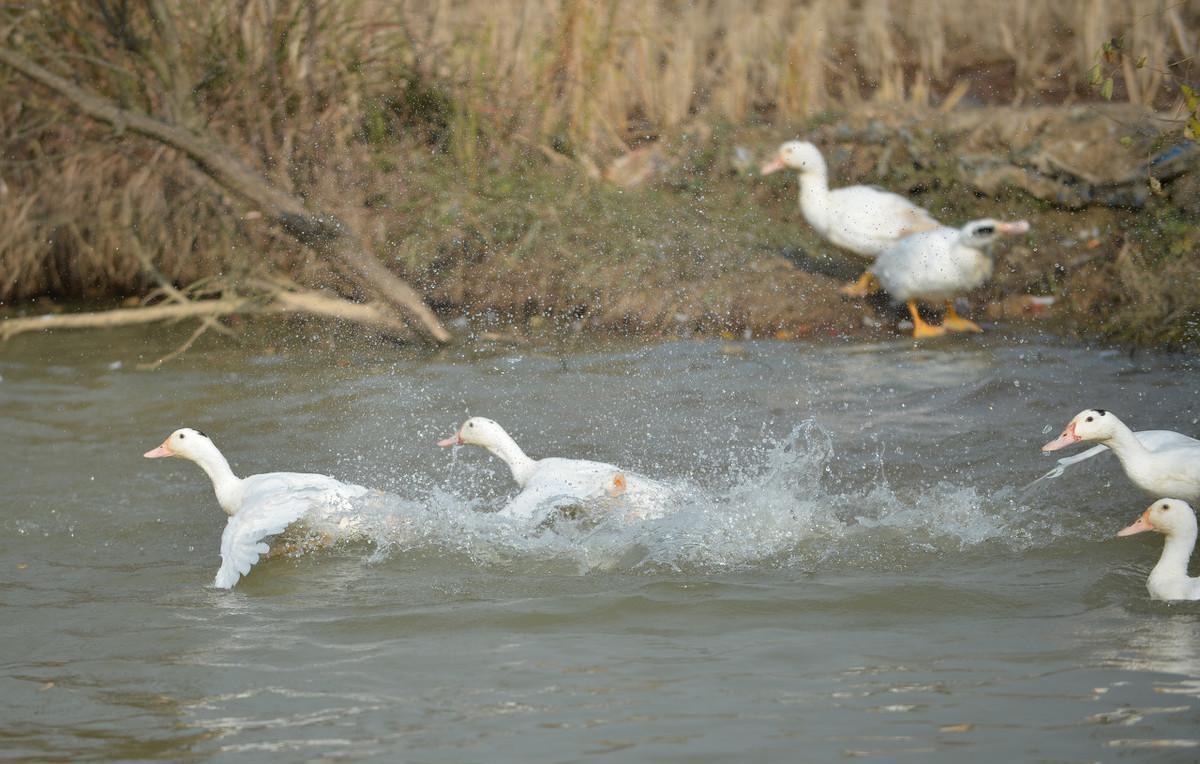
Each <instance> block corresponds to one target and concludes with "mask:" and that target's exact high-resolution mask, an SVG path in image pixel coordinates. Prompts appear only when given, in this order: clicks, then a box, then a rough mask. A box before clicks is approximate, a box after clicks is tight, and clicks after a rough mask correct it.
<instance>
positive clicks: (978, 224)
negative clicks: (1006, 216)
mask: <svg viewBox="0 0 1200 764" xmlns="http://www.w3.org/2000/svg"><path fill="white" fill-rule="evenodd" d="M961 231H962V240H963V242H964V243H965V244H967V245H968V246H971V247H975V248H979V249H982V248H983V247H986V246H987V245H989V244H991V243H992V242H993V241H995V240H996V239H997V238H998V237H1000V236H1018V235H1020V234H1023V233H1026V232H1028V231H1029V222H1028V221H1025V220H1013V221H1011V222H1006V221H1003V220H992V219H991V218H984V219H983V220H972V221H971V222H970V223H967V224H966V225H965V226H963V227H962V229H961Z"/></svg>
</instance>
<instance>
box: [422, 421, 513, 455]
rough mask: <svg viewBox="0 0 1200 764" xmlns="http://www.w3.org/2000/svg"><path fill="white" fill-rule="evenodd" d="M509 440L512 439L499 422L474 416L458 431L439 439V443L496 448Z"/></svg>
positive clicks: (448, 445)
mask: <svg viewBox="0 0 1200 764" xmlns="http://www.w3.org/2000/svg"><path fill="white" fill-rule="evenodd" d="M507 440H510V438H509V435H508V433H507V432H505V431H504V428H503V427H501V426H500V425H499V424H497V423H496V422H494V421H492V420H491V419H486V418H484V417H481V416H473V417H471V418H470V419H468V420H467V421H465V422H463V423H462V427H459V428H458V432H456V433H454V434H453V435H451V436H450V437H448V438H446V439H444V440H439V441H438V445H439V446H441V447H442V448H449V447H450V446H483V447H484V448H489V447H493V448H494V447H496V446H498V445H500V444H501V443H503V442H505V441H507Z"/></svg>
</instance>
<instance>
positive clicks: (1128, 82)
mask: <svg viewBox="0 0 1200 764" xmlns="http://www.w3.org/2000/svg"><path fill="white" fill-rule="evenodd" d="M166 3H167V5H168V6H169V7H172V8H174V9H176V11H177V12H176V17H177V19H178V20H179V25H180V50H181V56H180V58H179V66H178V67H177V68H176V69H172V68H171V67H170V66H164V65H162V62H161V57H159V58H160V60H159V61H158V64H157V65H156V64H155V59H154V56H153V55H150V56H145V55H142V56H139V55H137V54H136V53H135V52H133V51H131V50H129V46H128V45H126V46H124V47H122V44H121V43H122V38H121V37H120V35H119V34H115V35H114V25H113V24H112V23H111V20H110V21H109V22H108V23H106V20H105V19H104V18H103V17H102V14H101V13H100V11H99V10H98V9H99V7H100V4H93V3H75V4H62V3H59V2H56V1H54V0H42V2H41V3H38V2H33V3H20V4H9V5H6V6H0V30H3V29H5V28H9V27H10V25H12V28H13V29H15V30H16V31H15V32H14V33H13V34H11V35H10V37H9V42H10V44H13V45H15V46H16V47H19V48H22V49H24V50H26V51H30V52H33V53H35V54H36V55H39V56H40V55H42V52H44V51H47V50H52V51H53V50H57V51H62V52H64V53H66V54H67V55H65V56H61V57H59V58H57V59H46V58H44V57H43V58H42V59H41V60H43V61H44V62H46V63H48V64H49V65H51V66H52V67H54V68H55V69H57V70H58V71H60V72H63V73H70V74H71V76H73V77H75V78H76V79H78V80H80V81H82V82H85V83H87V84H88V85H89V86H90V87H92V88H94V89H96V90H98V91H100V92H103V93H105V94H107V95H109V96H111V97H113V98H116V99H119V100H121V101H122V102H124V103H127V104H130V105H133V106H137V107H140V108H143V109H146V110H148V111H151V112H153V113H156V114H160V115H167V116H169V117H171V118H172V119H176V120H180V121H184V122H189V121H190V122H193V123H195V124H203V125H204V126H205V127H206V128H208V129H211V130H213V131H215V132H217V133H218V134H220V135H222V136H223V137H225V138H226V139H227V140H228V141H229V142H230V143H231V144H233V145H234V146H236V147H239V148H240V149H241V151H242V153H243V155H244V156H245V158H246V159H247V161H248V162H251V163H253V164H254V165H256V166H257V167H259V168H261V170H262V171H263V172H264V173H265V174H267V175H268V176H269V177H270V178H271V179H272V180H273V181H274V182H275V183H277V184H278V185H280V186H281V187H283V188H285V189H287V190H289V191H293V192H296V193H299V194H302V195H305V196H308V197H311V198H313V199H315V200H319V202H320V203H321V204H322V205H323V206H325V207H326V208H329V209H331V210H333V211H334V212H336V213H337V214H339V215H343V216H346V217H347V218H350V219H352V220H353V221H354V222H355V223H356V224H358V225H359V226H360V228H361V230H364V231H366V232H368V233H369V234H370V235H371V236H372V238H373V239H374V241H375V243H376V245H377V250H378V251H379V252H380V253H381V254H385V253H392V252H399V253H400V254H401V255H403V254H404V252H406V251H408V250H407V249H406V248H405V245H403V244H401V242H402V241H403V239H404V238H405V237H406V235H407V233H409V232H406V231H405V230H404V227H405V225H406V220H405V218H404V217H403V213H398V212H397V211H396V210H395V209H390V208H389V207H390V206H391V205H392V204H393V202H392V201H390V200H395V199H397V198H400V197H403V195H404V193H405V191H406V188H408V186H409V183H410V180H409V178H408V177H407V175H406V167H407V166H408V165H409V164H410V161H409V160H408V159H406V157H409V156H411V155H412V152H413V151H415V150H417V149H418V148H421V149H428V148H432V149H434V150H435V151H442V152H447V153H450V154H451V155H453V157H454V159H455V161H456V164H457V166H458V167H459V168H460V169H461V171H463V172H465V173H466V174H467V175H468V177H469V176H471V175H473V174H475V173H477V172H478V170H477V168H479V167H481V166H483V165H484V164H485V163H499V164H501V165H504V164H509V165H511V164H512V163H514V162H516V161H520V157H523V156H526V155H528V154H529V153H530V149H531V148H532V149H538V150H541V149H545V148H547V147H549V149H550V150H553V151H557V152H560V153H565V154H574V155H576V156H579V157H581V158H586V157H594V158H595V159H596V160H597V161H603V160H604V159H607V158H610V157H612V156H615V155H617V154H619V153H621V152H623V151H625V150H626V149H627V148H628V147H630V146H632V145H635V144H637V143H639V142H642V141H645V140H648V139H652V138H654V137H656V136H659V135H664V134H666V135H669V134H672V133H673V132H678V131H680V130H682V129H684V128H686V127H688V126H692V125H695V124H696V123H700V122H703V123H708V124H724V123H729V122H732V123H735V124H744V123H751V122H761V121H764V120H767V121H772V122H774V123H775V124H778V125H781V126H783V125H788V124H794V123H796V122H797V121H799V120H801V119H803V118H805V117H807V116H811V115H815V114H819V113H821V112H824V111H827V110H830V109H850V108H853V107H855V106H856V105H859V104H863V103H875V104H899V103H903V104H931V103H937V102H938V101H939V99H941V98H942V97H944V95H945V94H946V93H948V92H950V91H951V90H952V89H954V88H955V86H956V85H958V84H959V83H967V85H968V86H969V87H968V92H967V94H966V100H967V102H971V101H977V102H1022V103H1029V102H1032V101H1037V100H1049V101H1053V102H1058V101H1069V100H1073V99H1078V98H1086V97H1090V93H1089V91H1088V88H1087V84H1086V82H1085V81H1084V80H1085V77H1086V72H1087V69H1088V67H1089V66H1091V64H1092V63H1093V62H1094V60H1095V56H1096V51H1097V50H1098V49H1099V47H1100V44H1101V42H1102V41H1103V40H1105V39H1107V38H1108V37H1111V36H1115V35H1117V34H1122V33H1125V34H1126V35H1127V44H1126V49H1127V50H1129V51H1130V52H1131V54H1132V55H1133V56H1140V55H1142V54H1145V55H1146V56H1147V60H1148V65H1147V66H1146V67H1145V68H1142V69H1133V68H1129V71H1128V72H1126V75H1127V76H1126V77H1124V78H1122V82H1123V83H1125V84H1122V85H1121V87H1119V89H1118V93H1117V95H1118V97H1120V98H1124V99H1128V100H1131V101H1135V102H1139V103H1148V104H1157V105H1159V106H1166V105H1169V104H1170V103H1171V102H1172V100H1173V99H1174V90H1173V88H1172V83H1170V82H1168V81H1167V74H1168V73H1170V72H1172V71H1174V72H1178V71H1179V70H1180V68H1181V67H1183V66H1185V64H1174V68H1172V66H1173V64H1172V62H1178V61H1184V60H1186V59H1188V57H1190V56H1191V55H1193V54H1194V53H1195V52H1196V48H1197V47H1198V43H1200V41H1198V40H1197V33H1196V30H1197V29H1198V28H1200V0H1189V1H1188V2H1183V3H1178V2H1173V1H1168V0H977V2H974V3H965V2H957V1H956V0H911V2H909V1H906V0H853V1H850V2H833V0H809V1H808V2H789V1H786V0H700V1H699V2H695V3H679V2H673V1H671V0H653V1H650V2H641V0H401V1H399V2H398V1H396V0H215V1H214V2H211V3H198V4H192V3H183V2H182V0H166ZM106 6H107V7H110V8H113V7H118V6H120V7H129V8H131V9H133V10H132V13H131V15H130V17H129V19H128V24H127V27H126V31H127V32H129V33H130V39H132V40H136V41H140V44H142V45H144V46H147V47H148V48H149V50H150V52H151V54H154V53H161V48H162V45H163V41H162V40H161V38H160V37H159V36H158V35H156V33H155V31H154V26H153V25H152V24H151V23H150V21H149V18H148V17H147V15H146V12H145V10H144V6H143V4H141V3H137V2H131V3H126V4H122V3H117V2H110V3H107V4H106ZM117 31H118V32H119V31H120V28H119V25H118V28H117ZM101 59H103V61H101ZM147 61H150V63H149V64H147ZM128 73H135V74H136V76H132V77H131V76H129V74H128ZM181 83H182V85H181ZM192 84H194V85H195V87H194V89H193V88H192V87H191V85H192ZM960 89H961V88H960ZM0 140H3V143H4V145H5V148H6V150H5V153H4V155H3V157H0V181H2V182H0V301H5V302H9V301H13V300H22V299H30V298H32V297H36V296H38V295H54V296H66V297H88V296H112V295H122V294H139V293H142V292H143V291H144V290H145V289H146V288H147V286H148V285H149V284H150V283H152V281H151V279H150V278H149V277H148V276H147V274H146V269H145V268H144V266H143V260H144V257H143V255H148V256H149V257H150V258H151V259H152V260H153V262H154V265H155V267H156V268H157V269H158V270H160V271H161V272H162V273H163V274H165V275H166V277H167V278H169V279H171V280H173V281H176V282H180V283H185V282H190V281H192V280H195V279H198V278H202V277H204V276H208V275H212V274H215V273H225V274H229V273H234V274H236V273H238V272H240V271H248V270H251V269H254V268H257V267H260V266H261V264H262V263H263V262H266V263H268V264H270V265H272V266H275V267H278V268H282V269H283V270H285V271H287V272H289V273H291V274H293V275H294V276H296V277H297V278H300V279H302V280H304V281H306V282H308V283H310V284H328V283H333V282H336V283H340V282H339V281H338V278H337V275H336V274H333V273H329V272H327V271H325V270H324V268H323V266H321V265H320V264H319V263H314V262H312V261H311V260H310V258H309V256H308V255H307V254H306V253H305V252H304V251H302V250H298V249H297V248H296V247H295V246H294V245H293V244H292V243H291V242H290V241H288V240H286V239H283V238H279V237H276V236H274V235H273V234H272V233H271V232H270V231H269V230H267V229H266V228H265V227H264V226H263V225H262V223H261V222H258V221H256V220H255V219H254V216H253V210H248V209H246V208H244V206H242V205H241V203H240V202H238V200H236V199H230V198H228V197H227V196H225V195H224V194H223V193H222V192H221V191H220V190H219V189H216V188H214V187H213V186H212V185H211V184H210V183H209V181H207V180H206V179H205V178H204V177H203V176H202V175H201V174H200V173H199V172H197V171H196V170H195V169H193V168H192V167H191V166H190V165H189V164H188V162H187V161H185V160H183V159H181V158H180V157H178V156H176V155H175V154H174V153H173V152H170V151H164V150H163V149H161V148H159V147H157V146H156V145H154V144H152V143H150V142H148V141H145V140H142V139H137V138H132V137H129V136H121V135H114V134H113V133H112V132H111V131H108V130H104V129H101V128H97V127H96V126H94V125H91V124H88V123H86V122H84V121H83V120H81V119H80V118H78V117H77V116H76V115H74V114H72V113H70V112H67V111H62V107H61V105H60V104H58V103H56V102H55V101H54V100H53V99H51V98H49V97H47V96H45V94H42V93H39V92H37V91H36V90H34V89H31V87H30V85H29V84H28V83H27V82H26V81H24V80H23V79H22V78H21V77H19V76H18V75H16V74H13V73H11V72H9V71H7V70H3V69H0ZM534 153H535V155H536V156H540V153H538V152H536V151H535V152H534ZM4 189H7V190H4ZM398 231H399V232H398Z"/></svg>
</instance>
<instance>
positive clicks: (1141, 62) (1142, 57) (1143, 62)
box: [1133, 53, 1146, 69]
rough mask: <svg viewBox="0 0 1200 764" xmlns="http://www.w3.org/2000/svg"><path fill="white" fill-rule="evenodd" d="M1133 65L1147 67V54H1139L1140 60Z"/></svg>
mask: <svg viewBox="0 0 1200 764" xmlns="http://www.w3.org/2000/svg"><path fill="white" fill-rule="evenodd" d="M1133 65H1134V66H1136V67H1137V68H1138V69H1145V68H1146V54H1145V53H1143V54H1142V55H1140V56H1138V60H1137V61H1136V62H1134V64H1133Z"/></svg>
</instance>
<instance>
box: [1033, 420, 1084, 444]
mask: <svg viewBox="0 0 1200 764" xmlns="http://www.w3.org/2000/svg"><path fill="white" fill-rule="evenodd" d="M1081 440H1083V438H1081V437H1079V436H1078V435H1076V434H1075V423H1074V422H1071V423H1070V424H1069V425H1067V429H1065V430H1063V434H1062V435H1059V436H1058V437H1057V438H1055V439H1054V440H1052V441H1050V442H1049V443H1047V444H1046V445H1044V446H1042V450H1043V451H1057V450H1058V449H1060V448H1066V447H1067V446H1069V445H1071V444H1072V443H1078V442H1079V441H1081Z"/></svg>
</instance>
